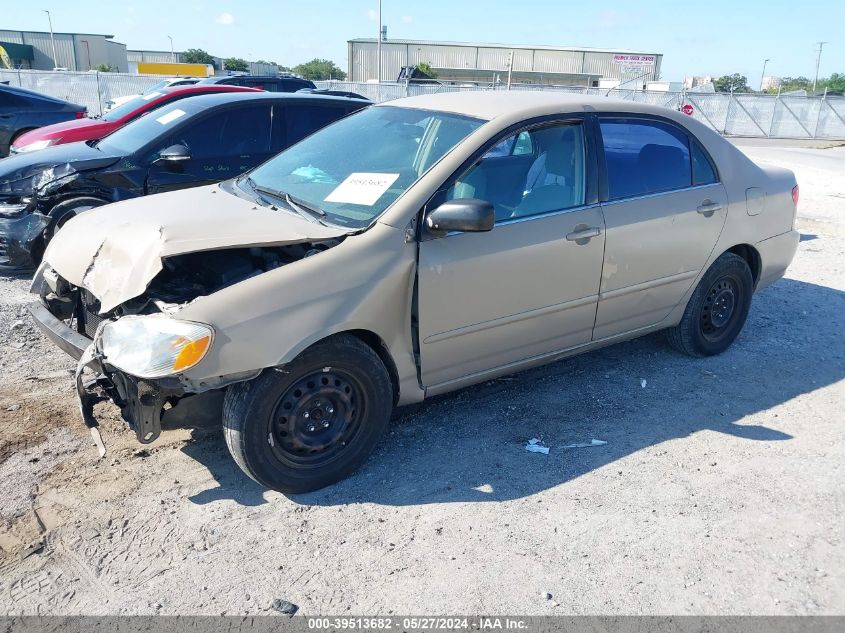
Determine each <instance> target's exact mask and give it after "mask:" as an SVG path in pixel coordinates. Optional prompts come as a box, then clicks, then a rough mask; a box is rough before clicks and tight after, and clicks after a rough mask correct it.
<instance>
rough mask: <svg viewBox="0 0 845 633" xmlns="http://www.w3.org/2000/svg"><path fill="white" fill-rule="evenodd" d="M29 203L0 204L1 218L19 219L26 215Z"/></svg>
mask: <svg viewBox="0 0 845 633" xmlns="http://www.w3.org/2000/svg"><path fill="white" fill-rule="evenodd" d="M28 206H29V202H28V201H27V202H16V203H15V204H7V203H5V202H0V218H17V217H20V216H22V215H23V214H24V212H25V211H26V208H27V207H28Z"/></svg>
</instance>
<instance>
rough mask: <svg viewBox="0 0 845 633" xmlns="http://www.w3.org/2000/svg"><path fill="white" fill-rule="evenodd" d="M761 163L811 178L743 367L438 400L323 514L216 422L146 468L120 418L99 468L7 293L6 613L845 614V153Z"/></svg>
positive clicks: (402, 416) (653, 347) (688, 369)
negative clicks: (236, 455) (263, 472)
mask: <svg viewBox="0 0 845 633" xmlns="http://www.w3.org/2000/svg"><path fill="white" fill-rule="evenodd" d="M737 143H738V145H740V146H741V147H742V148H743V150H745V151H748V153H749V154H750V155H753V156H754V158H755V159H757V160H761V161H771V162H774V163H778V164H783V165H786V166H788V167H792V168H794V169H795V170H796V172H797V173H798V174H799V181H800V182H801V184H802V206H801V216H802V218H801V223H800V226H801V227H802V228H803V229H804V230H803V232H804V233H805V235H804V236H803V241H802V242H801V246H800V249H799V253H798V256H797V258H796V260H795V263H794V265H793V266H792V268H791V269H790V270H789V272H788V274H787V278H786V279H784V280H782V281H780V282H778V283H777V284H775V285H774V286H772V287H771V288H769V289H767V290H765V291H763V292H762V293H760V294H759V295H757V296H756V297H755V300H754V303H753V306H752V310H751V314H750V317H749V320H748V323H747V325H746V327H745V329H744V331H743V333H742V335H741V336H740V338H739V339H738V341H737V342H736V344H735V345H734V346H733V347H732V348H731V349H730V350H729V351H728V352H727V353H725V354H724V355H722V356H719V357H715V358H708V359H703V360H701V359H698V360H696V359H691V358H687V357H685V356H681V355H678V354H676V353H674V352H672V351H671V350H670V349H669V348H668V347H667V346H666V345H665V344H664V342H663V339H662V337H661V336H660V335H653V336H649V337H646V338H643V339H640V340H637V341H632V342H629V343H625V344H621V345H617V346H615V347H610V348H606V349H604V350H600V351H597V352H594V353H590V354H586V355H582V356H579V357H576V358H572V359H569V360H566V361H562V362H559V363H556V364H554V365H551V366H548V367H544V368H540V369H536V370H532V371H529V372H526V373H522V374H519V375H515V376H512V377H508V378H504V379H500V380H495V381H491V382H489V383H486V384H483V385H480V386H477V387H473V388H469V389H466V390H464V391H461V392H459V393H457V394H452V395H450V396H447V397H441V398H437V399H435V400H433V401H431V402H429V403H426V404H425V405H423V406H421V407H417V408H414V409H412V410H405V411H400V412H399V413H398V415H397V416H396V419H395V422H394V424H393V426H392V429H391V432H390V434H389V437H388V438H387V440H386V441H385V442H383V443H382V444H381V446H380V447H379V449H378V450H377V451H376V453H375V455H374V456H373V458H372V459H371V460H370V461H369V462H368V464H367V465H366V466H365V467H364V468H363V469H362V470H361V471H359V472H358V473H357V474H356V475H354V476H353V477H351V478H350V479H348V480H346V481H344V482H342V483H340V484H338V485H336V486H333V487H331V488H329V489H326V490H323V491H320V492H318V493H314V494H309V495H301V496H296V497H290V498H289V497H285V496H283V495H280V494H277V493H275V492H269V491H266V490H264V489H262V488H260V487H259V486H258V485H256V484H254V483H253V482H251V481H250V480H248V479H247V478H246V477H245V476H243V475H242V474H241V473H240V471H239V470H238V469H237V468H236V467H235V466H234V465H233V463H232V462H231V460H230V459H229V457H228V454H227V452H226V448H225V446H224V444H223V441H222V437H221V436H220V434H219V432H218V431H217V430H216V429H214V428H213V427H212V428H205V429H193V430H189V429H175V430H168V431H166V432H165V433H163V434H162V437H161V438H160V439H159V440H158V441H157V442H156V443H155V444H153V445H152V446H151V447H149V449H148V450H138V449H139V445H138V444H136V443H135V441H134V434H132V433H131V432H128V431H126V430H124V429H123V426H122V423H121V422H120V421H119V417H118V414H117V411H116V409H115V408H114V407H112V406H111V405H108V404H103V405H99V407H100V408H99V413H100V415H101V416H103V417H104V418H105V423H104V425H103V433H104V436H105V439H106V443H107V445H108V447H109V454H108V455H107V457H106V458H105V459H103V460H98V459H97V454H96V451H95V449H94V448H93V445H92V443H91V441H90V437H89V436H88V435H87V433H86V431H85V429H84V427H83V426H82V424H81V422H80V419H79V416H78V413H77V411H76V403H75V400H74V398H73V389H72V378H71V375H70V374H71V372H72V370H73V363H72V362H71V361H70V360H69V359H67V358H66V357H64V356H63V355H62V354H61V352H59V351H58V350H57V349H55V348H53V347H52V346H51V345H50V344H49V343H48V342H47V341H46V340H45V339H43V338H42V337H41V336H40V334H38V332H37V330H35V328H34V326H33V325H32V324H31V323H30V320H29V319H28V318H27V317H26V315H25V314H24V313H23V309H22V308H23V305H24V304H25V303H26V302H27V301H28V297H27V295H26V289H27V282H26V280H24V279H20V278H9V277H5V278H0V346H1V347H2V349H3V354H2V357H0V370H2V371H0V498H2V500H3V501H2V505H0V613H3V614H32V613H42V614H117V613H120V614H141V613H143V614H152V613H162V614H219V613H227V614H261V613H267V612H269V609H270V605H271V603H272V601H273V600H274V599H284V600H289V601H291V602H293V603H295V604H297V605H299V607H300V613H303V614H307V615H313V614H374V613H383V614H387V613H414V614H421V613H428V614H436V613H460V614H469V613H479V612H480V613H492V614H526V615H529V614H553V613H566V614H598V613H607V614H717V613H719V614H724V613H728V614H842V613H845V545H843V537H845V531H843V525H845V521H843V509H845V473H843V464H845V459H843V458H845V449H843V447H845V442H843V440H845V424H844V423H845V415H844V414H843V411H845V406H843V405H845V382H843V378H844V377H845V344H844V343H843V338H842V336H843V331H844V330H845V274H843V273H844V271H845V240H843V239H842V235H843V233H842V226H843V210H845V200H843V198H842V174H843V173H845V153H843V150H842V149H836V148H834V149H832V150H831V149H818V148H810V149H808V148H806V147H795V146H793V145H789V144H783V145H784V146H783V147H778V146H772V145H771V144H759V143H756V144H744V143H743V142H742V141H738V142H737ZM831 157H832V158H831ZM825 170H827V171H826V172H825ZM805 176H806V178H805ZM807 227H809V228H807ZM534 437H537V438H542V440H543V441H544V442H545V443H546V444H547V445H548V446H550V447H551V451H550V453H549V454H548V455H542V454H533V453H529V452H527V451H526V450H525V448H524V444H525V442H526V440H527V439H529V438H534ZM593 438H597V439H601V440H604V441H606V442H607V444H605V445H602V446H595V447H590V448H578V449H564V448H561V447H562V446H564V445H566V444H570V443H577V442H584V441H587V442H588V441H589V440H591V439H593ZM546 594H551V598H550V599H549V598H548V597H547V595H546Z"/></svg>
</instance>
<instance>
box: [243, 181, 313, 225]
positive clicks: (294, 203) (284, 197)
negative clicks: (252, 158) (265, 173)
mask: <svg viewBox="0 0 845 633" xmlns="http://www.w3.org/2000/svg"><path fill="white" fill-rule="evenodd" d="M246 181H247V182H248V183H249V186H250V187H252V188H253V189H254V190H255V191H257V192H258V193H264V194H267V195H268V196H273V197H274V198H276V199H277V200H281V201H283V202H284V203H285V204H286V205H288V206H289V207H290V208H291V209H293V210H294V211H295V212H296V213H298V214H299V215H301V216H302V217H303V218H305V219H306V220H308V221H311V222H313V221H316V222H319V223H320V224H324V222H323V221H322V218H324V217H325V216H326V212H325V211H323V210H322V209H319V208H317V207H312V206H311V205H309V204H307V203H305V202H303V201H302V200H300V199H298V198H294V197H293V196H292V195H290V194H289V193H287V192H286V191H281V190H279V189H273V188H272V187H265V186H264V185H259V184H256V182H255V181H254V180H253V179H252V178H251V177H248V178H247V179H246Z"/></svg>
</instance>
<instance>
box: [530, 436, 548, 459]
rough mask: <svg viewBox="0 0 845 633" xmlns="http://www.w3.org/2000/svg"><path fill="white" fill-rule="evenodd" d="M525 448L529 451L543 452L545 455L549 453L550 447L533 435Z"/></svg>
mask: <svg viewBox="0 0 845 633" xmlns="http://www.w3.org/2000/svg"><path fill="white" fill-rule="evenodd" d="M525 450H526V451H528V452H529V453H542V454H543V455H548V454H549V447H548V446H543V445H542V443H541V442H540V440H538V439H537V438H536V437H532V438H531V439H530V440H528V443H527V444H526V445H525Z"/></svg>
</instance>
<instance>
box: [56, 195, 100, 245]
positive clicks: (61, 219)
mask: <svg viewBox="0 0 845 633" xmlns="http://www.w3.org/2000/svg"><path fill="white" fill-rule="evenodd" d="M104 204H108V203H107V202H106V201H105V200H101V199H100V198H92V197H90V196H82V197H80V198H72V199H70V200H65V201H63V202H60V203H59V204H57V205H56V206H54V207H53V208H52V209H51V210H50V217H52V218H53V221H52V222H51V223H50V228H49V229H48V230H47V234H48V236H47V237H48V239H47V240H46V241H49V240H51V239H53V237H55V235H56V233H58V231H59V229H61V228H62V227H63V226H64V224H65V222H67V221H68V220H70V219H71V218H72V217H74V216H75V215H77V214H78V213H81V212H83V211H87V210H88V209H93V208H95V207H101V206H103V205H104Z"/></svg>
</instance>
